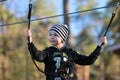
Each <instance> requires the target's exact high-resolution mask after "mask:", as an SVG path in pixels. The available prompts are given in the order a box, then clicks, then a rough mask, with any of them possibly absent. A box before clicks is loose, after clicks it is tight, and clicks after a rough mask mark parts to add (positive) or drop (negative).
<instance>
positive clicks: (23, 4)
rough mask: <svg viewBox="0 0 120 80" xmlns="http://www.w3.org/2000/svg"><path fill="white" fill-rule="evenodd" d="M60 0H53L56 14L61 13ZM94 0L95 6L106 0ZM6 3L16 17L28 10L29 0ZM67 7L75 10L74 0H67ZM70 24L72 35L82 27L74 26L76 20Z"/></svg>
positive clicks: (76, 24) (11, 0)
mask: <svg viewBox="0 0 120 80" xmlns="http://www.w3.org/2000/svg"><path fill="white" fill-rule="evenodd" d="M32 1H33V0H32ZM62 1H63V0H53V2H54V3H55V4H56V6H57V8H58V10H57V14H63V10H62ZM84 1H88V0H84ZM95 1H96V3H97V4H98V5H97V6H96V7H102V6H105V5H106V2H107V1H108V0H95ZM6 4H7V8H9V9H10V11H11V13H13V14H15V15H16V16H17V17H23V16H25V15H26V13H27V11H28V5H29V0H7V1H6ZM8 5H9V6H8ZM83 6H84V5H83ZM69 9H70V10H69V12H75V11H76V6H75V0H69ZM101 11H102V10H101ZM60 21H61V22H63V20H62V18H60ZM86 22H87V21H86ZM82 25H83V24H82V22H81V25H80V26H82ZM70 26H75V27H71V33H73V34H74V35H77V34H78V33H79V32H80V31H81V30H82V28H77V27H76V26H78V23H76V22H70Z"/></svg>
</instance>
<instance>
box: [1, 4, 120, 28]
mask: <svg viewBox="0 0 120 80" xmlns="http://www.w3.org/2000/svg"><path fill="white" fill-rule="evenodd" d="M115 6H119V5H118V4H114V5H109V6H104V7H98V8H93V9H88V10H83V11H76V12H71V13H67V14H59V15H54V16H48V17H43V18H37V19H33V20H30V21H31V22H33V21H38V20H44V19H49V18H55V17H60V16H64V15H72V14H78V13H83V12H88V11H94V10H98V9H103V8H110V7H115ZM26 22H28V21H21V22H14V23H9V24H3V25H0V27H2V26H10V25H15V24H22V23H26Z"/></svg>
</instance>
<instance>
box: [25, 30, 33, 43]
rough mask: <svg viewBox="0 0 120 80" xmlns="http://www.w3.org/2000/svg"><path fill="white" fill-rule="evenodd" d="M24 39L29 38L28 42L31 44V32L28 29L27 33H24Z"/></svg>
mask: <svg viewBox="0 0 120 80" xmlns="http://www.w3.org/2000/svg"><path fill="white" fill-rule="evenodd" d="M26 37H27V38H29V41H28V42H30V43H31V42H32V32H31V29H28V30H27V32H26Z"/></svg>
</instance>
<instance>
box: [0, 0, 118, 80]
mask: <svg viewBox="0 0 120 80" xmlns="http://www.w3.org/2000/svg"><path fill="white" fill-rule="evenodd" d="M65 1H68V2H67V5H63V4H64V3H65ZM118 2H119V3H120V0H115V1H113V0H104V1H101V0H74V1H73V0H49V1H48V0H32V4H33V9H32V16H31V19H32V20H33V21H31V29H32V33H33V42H34V43H35V45H36V46H37V48H38V49H40V50H42V49H44V48H45V47H47V46H49V45H50V43H49V41H48V39H47V36H48V29H49V27H50V26H51V25H53V24H55V23H65V21H68V23H67V24H68V25H69V27H70V31H71V33H70V45H71V47H72V48H73V49H74V50H76V51H78V52H80V53H81V54H85V55H89V54H90V53H91V52H92V51H93V50H94V48H95V47H96V45H97V42H98V40H99V39H100V37H102V36H103V34H104V31H105V29H106V27H107V26H108V24H109V21H110V18H111V16H112V13H113V9H114V7H107V8H101V9H97V10H91V11H86V12H79V13H76V14H72V15H69V16H67V17H68V18H64V16H58V17H54V18H46V19H42V18H45V17H48V16H53V15H59V14H63V13H64V10H65V9H64V8H65V7H64V6H67V11H68V12H69V13H70V12H75V11H84V10H89V9H94V8H98V7H103V6H109V5H114V4H116V3H118ZM28 5H29V0H21V1H19V0H6V1H2V0H0V80H45V75H44V74H43V73H41V72H39V71H38V70H37V69H36V67H35V66H34V64H33V62H32V59H31V56H30V54H29V52H28V49H27V39H26V36H25V33H26V30H27V22H26V21H27V15H28ZM107 38H108V44H107V45H105V46H104V47H103V49H102V51H101V56H100V57H99V58H98V59H97V61H96V62H95V63H94V64H93V65H91V66H89V80H120V76H119V75H120V62H119V60H120V53H119V55H116V54H115V53H114V52H111V51H110V50H109V48H110V47H111V46H113V45H117V44H119V43H120V8H118V11H117V14H116V16H115V19H114V20H113V23H112V25H111V27H110V29H109V32H108V33H107ZM37 64H38V66H39V67H40V68H41V69H42V70H44V64H43V63H37ZM76 66H78V65H76ZM78 68H79V69H83V66H78ZM79 76H80V77H79V78H80V80H85V79H84V77H83V73H79Z"/></svg>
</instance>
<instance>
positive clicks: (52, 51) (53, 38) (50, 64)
mask: <svg viewBox="0 0 120 80" xmlns="http://www.w3.org/2000/svg"><path fill="white" fill-rule="evenodd" d="M68 34H69V29H68V27H67V26H66V25H63V24H55V25H53V26H52V27H51V28H50V30H49V41H50V43H51V46H50V47H48V48H46V49H44V50H41V51H39V50H37V48H36V47H35V46H34V44H33V43H32V33H31V30H30V29H29V30H28V31H27V37H28V36H29V37H30V42H29V43H28V49H29V51H30V53H31V54H32V55H33V57H34V59H35V60H37V61H39V62H44V63H45V70H44V71H45V75H46V80H77V76H76V70H75V64H79V65H83V66H85V65H91V64H93V63H94V62H95V60H96V59H97V57H98V55H99V54H100V50H101V45H102V44H103V43H104V44H106V43H107V40H106V37H103V38H101V39H100V41H99V43H98V45H97V47H96V49H95V50H94V51H93V52H92V53H91V54H90V55H89V56H85V55H81V54H78V53H77V52H76V51H74V50H72V49H71V48H68V47H66V46H65V42H66V39H67V37H68ZM49 73H51V74H49ZM52 73H53V74H52Z"/></svg>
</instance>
